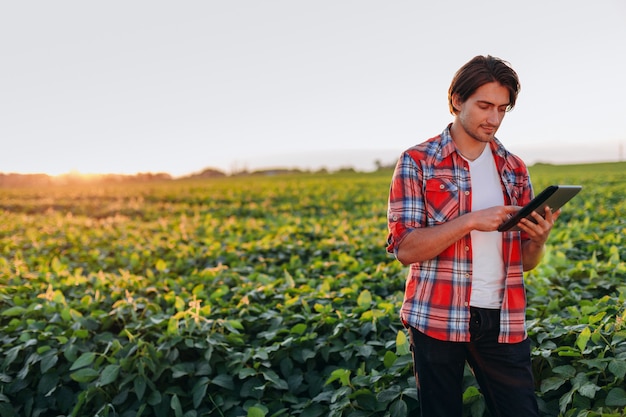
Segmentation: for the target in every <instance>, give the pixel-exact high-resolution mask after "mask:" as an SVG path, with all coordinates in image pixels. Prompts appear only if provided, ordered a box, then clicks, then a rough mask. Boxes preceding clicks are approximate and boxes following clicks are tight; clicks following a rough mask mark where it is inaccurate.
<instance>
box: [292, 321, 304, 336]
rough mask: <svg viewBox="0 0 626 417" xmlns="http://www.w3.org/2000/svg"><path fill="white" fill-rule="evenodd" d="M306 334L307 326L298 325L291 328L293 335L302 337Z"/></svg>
mask: <svg viewBox="0 0 626 417" xmlns="http://www.w3.org/2000/svg"><path fill="white" fill-rule="evenodd" d="M304 332H306V324H304V323H298V324H296V325H295V326H293V327H292V328H291V333H294V334H299V335H302V334H304Z"/></svg>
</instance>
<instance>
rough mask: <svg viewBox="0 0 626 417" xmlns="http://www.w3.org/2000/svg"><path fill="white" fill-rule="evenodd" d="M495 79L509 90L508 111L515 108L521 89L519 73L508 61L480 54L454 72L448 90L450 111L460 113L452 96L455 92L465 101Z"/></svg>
mask: <svg viewBox="0 0 626 417" xmlns="http://www.w3.org/2000/svg"><path fill="white" fill-rule="evenodd" d="M493 81H497V82H499V83H500V84H502V85H503V86H504V87H506V88H507V89H508V90H509V106H508V107H507V111H509V110H511V109H513V107H514V106H515V100H516V99H517V94H518V93H519V90H520V83H519V79H518V77H517V73H516V72H515V71H514V70H513V68H511V65H510V64H509V63H508V62H506V61H503V60H502V59H500V58H494V57H492V56H491V55H487V56H482V55H478V56H476V57H474V58H472V59H471V60H470V61H469V62H468V63H467V64H465V65H463V66H462V67H461V68H460V69H459V70H458V71H457V72H456V74H454V78H453V79H452V83H451V84H450V89H449V90H448V105H449V106H450V113H452V114H454V115H456V114H457V113H458V110H457V109H455V108H454V105H453V104H452V96H453V95H454V94H458V95H459V98H460V99H461V102H465V100H467V99H468V98H470V96H471V95H472V94H474V92H475V91H476V90H477V89H478V88H479V87H481V86H482V85H484V84H487V83H490V82H493Z"/></svg>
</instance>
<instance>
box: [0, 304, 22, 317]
mask: <svg viewBox="0 0 626 417" xmlns="http://www.w3.org/2000/svg"><path fill="white" fill-rule="evenodd" d="M25 312H26V309H25V308H24V307H20V306H15V307H10V308H7V309H6V310H3V311H2V313H0V315H2V316H6V317H15V316H20V317H21V316H23V315H24V313H25Z"/></svg>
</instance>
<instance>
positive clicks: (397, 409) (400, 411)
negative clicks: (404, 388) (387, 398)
mask: <svg viewBox="0 0 626 417" xmlns="http://www.w3.org/2000/svg"><path fill="white" fill-rule="evenodd" d="M408 412H409V407H408V406H407V405H406V403H405V402H404V400H401V399H400V400H396V401H394V403H393V404H391V407H389V413H390V415H391V417H406V416H407V415H408Z"/></svg>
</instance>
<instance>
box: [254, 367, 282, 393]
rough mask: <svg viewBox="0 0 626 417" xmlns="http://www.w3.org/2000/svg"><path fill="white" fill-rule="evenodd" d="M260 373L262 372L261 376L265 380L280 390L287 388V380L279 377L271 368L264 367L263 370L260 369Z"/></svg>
mask: <svg viewBox="0 0 626 417" xmlns="http://www.w3.org/2000/svg"><path fill="white" fill-rule="evenodd" d="M261 373H262V374H263V378H265V380H266V381H269V382H271V383H272V385H273V386H274V387H275V388H277V389H281V390H287V389H289V387H288V386H287V382H286V381H285V380H283V379H281V378H280V377H279V376H278V374H277V373H276V372H274V371H272V370H271V369H266V370H264V371H261Z"/></svg>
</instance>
